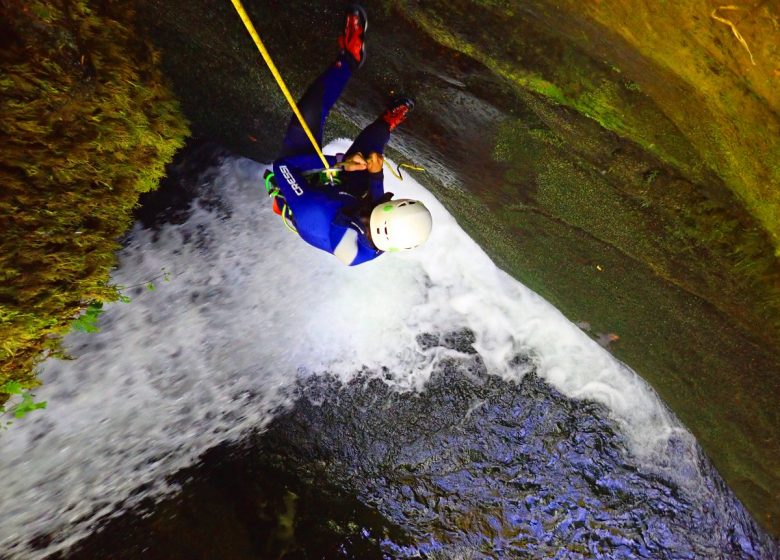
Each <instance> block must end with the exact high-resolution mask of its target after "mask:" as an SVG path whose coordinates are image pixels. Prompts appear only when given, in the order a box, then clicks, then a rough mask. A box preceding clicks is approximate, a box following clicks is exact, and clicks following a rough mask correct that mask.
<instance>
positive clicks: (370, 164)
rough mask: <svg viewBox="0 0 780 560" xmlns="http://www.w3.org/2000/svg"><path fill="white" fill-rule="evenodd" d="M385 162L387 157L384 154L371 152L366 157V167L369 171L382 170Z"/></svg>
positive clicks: (377, 171) (376, 171)
mask: <svg viewBox="0 0 780 560" xmlns="http://www.w3.org/2000/svg"><path fill="white" fill-rule="evenodd" d="M384 163H385V158H384V157H383V156H382V154H378V153H376V152H371V153H370V154H368V157H367V158H366V169H367V170H368V172H369V173H379V172H380V171H382V165H383V164H384Z"/></svg>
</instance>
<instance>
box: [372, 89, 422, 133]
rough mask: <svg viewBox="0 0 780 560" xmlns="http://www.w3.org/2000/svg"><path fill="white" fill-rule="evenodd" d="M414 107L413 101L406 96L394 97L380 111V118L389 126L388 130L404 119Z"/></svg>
mask: <svg viewBox="0 0 780 560" xmlns="http://www.w3.org/2000/svg"><path fill="white" fill-rule="evenodd" d="M412 109H414V101H413V100H412V99H411V98H409V97H406V96H399V97H395V98H393V99H392V101H390V103H389V104H388V106H387V109H385V112H384V113H382V115H381V117H380V118H381V119H382V120H383V121H385V122H386V123H387V124H388V126H389V127H390V132H392V131H393V130H395V127H397V126H398V125H399V124H401V123H402V122H404V121H405V120H406V116H407V115H408V114H409V113H410V112H411V111H412Z"/></svg>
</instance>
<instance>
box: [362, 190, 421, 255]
mask: <svg viewBox="0 0 780 560" xmlns="http://www.w3.org/2000/svg"><path fill="white" fill-rule="evenodd" d="M432 226H433V220H432V219H431V213H430V212H429V211H428V209H427V208H426V207H425V205H424V204H423V203H422V202H420V201H419V200H410V199H408V198H400V199H398V200H390V201H388V202H383V203H381V204H378V205H377V206H376V207H375V208H374V209H373V210H372V211H371V220H370V221H369V227H370V228H371V240H372V241H373V242H374V245H376V248H377V249H379V250H381V251H403V250H406V249H414V248H415V247H417V246H418V245H421V244H422V243H424V242H425V240H426V239H428V236H429V235H430V234H431V227H432Z"/></svg>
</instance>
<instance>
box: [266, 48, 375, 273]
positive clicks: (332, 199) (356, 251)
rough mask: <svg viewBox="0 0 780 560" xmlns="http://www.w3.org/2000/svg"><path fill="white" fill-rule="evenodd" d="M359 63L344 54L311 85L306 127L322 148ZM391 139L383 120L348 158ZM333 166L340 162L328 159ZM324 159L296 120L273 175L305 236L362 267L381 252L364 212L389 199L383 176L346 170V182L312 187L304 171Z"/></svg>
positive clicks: (304, 109) (303, 107) (303, 106)
mask: <svg viewBox="0 0 780 560" xmlns="http://www.w3.org/2000/svg"><path fill="white" fill-rule="evenodd" d="M354 65H355V63H354V61H353V60H352V57H351V56H350V55H348V54H342V55H341V56H339V58H338V59H337V60H336V62H335V63H334V64H333V65H331V66H330V67H329V68H328V69H327V70H326V71H325V72H324V73H323V74H322V75H321V76H320V77H319V78H317V80H316V81H315V82H314V83H313V84H312V85H311V86H309V89H308V90H306V93H305V94H304V95H303V98H302V99H301V100H300V102H299V105H298V107H299V109H300V111H301V113H302V115H303V117H304V119H305V120H306V124H307V125H308V126H309V128H310V129H311V131H312V133H313V134H314V137H315V139H316V140H317V143H318V144H319V145H322V135H323V129H324V127H325V120H326V119H327V116H328V113H329V112H330V110H331V108H332V107H333V105H334V104H335V103H336V100H337V99H338V98H339V96H340V95H341V92H342V91H343V90H344V87H345V86H346V85H347V82H348V81H349V78H350V77H351V76H352V72H353V69H354ZM389 139H390V128H389V126H388V125H387V123H385V122H384V121H383V120H382V119H381V118H379V119H377V120H376V121H374V122H373V123H371V124H370V125H369V126H368V127H366V128H365V129H364V130H363V131H362V132H361V133H360V134H359V135H358V137H357V138H356V139H355V142H354V143H353V144H352V146H350V148H349V150H347V153H346V154H345V157H348V156H350V155H352V154H354V153H356V152H361V153H362V154H363V155H364V156H367V155H368V154H369V153H371V152H377V153H379V154H382V153H383V152H384V147H385V145H386V144H387V141H388V140H389ZM326 159H327V160H328V164H329V165H330V166H333V165H334V164H335V163H336V158H335V157H334V156H326ZM321 168H322V161H321V160H320V158H319V157H318V156H317V154H316V152H315V151H314V148H313V147H312V145H311V143H310V142H309V139H308V137H307V136H306V133H305V132H304V130H303V128H302V127H301V125H300V123H299V122H298V120H297V119H296V118H295V116H293V118H292V120H291V121H290V125H289V127H288V128H287V134H286V135H285V138H284V144H283V147H282V151H281V153H280V154H279V157H278V158H277V159H276V161H274V174H275V179H276V183H277V185H278V186H279V189H280V191H281V194H282V196H284V198H285V201H286V202H287V205H288V206H289V208H290V210H291V211H292V214H293V219H294V222H295V227H296V229H297V230H298V233H299V234H300V236H301V238H302V239H303V240H304V241H306V242H307V243H309V244H310V245H313V246H314V247H317V248H318V249H322V250H323V251H327V252H328V253H332V254H334V255H336V257H338V258H339V260H341V261H342V262H344V263H345V264H348V265H357V264H360V263H364V262H366V261H370V260H372V259H375V258H376V257H378V256H379V255H381V254H382V251H380V250H379V249H377V248H376V247H375V246H374V244H373V243H371V241H370V239H369V238H368V236H367V235H366V231H365V227H364V225H363V224H362V222H361V220H360V217H359V214H360V211H361V210H362V211H363V212H365V209H366V208H373V206H375V205H376V204H378V203H379V202H380V201H381V199H382V196H383V195H384V186H383V180H384V175H383V173H382V171H381V170H380V171H379V172H378V173H369V172H368V171H352V172H342V173H341V176H342V179H343V182H342V184H340V185H336V186H329V185H325V186H319V185H316V184H312V183H309V182H308V181H307V180H306V177H305V176H304V172H306V171H309V170H313V169H321Z"/></svg>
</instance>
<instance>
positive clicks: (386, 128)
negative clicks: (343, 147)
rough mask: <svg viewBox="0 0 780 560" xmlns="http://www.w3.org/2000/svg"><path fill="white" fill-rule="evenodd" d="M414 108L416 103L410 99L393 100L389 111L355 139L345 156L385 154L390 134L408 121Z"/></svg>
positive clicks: (398, 98) (388, 108) (386, 110)
mask: <svg viewBox="0 0 780 560" xmlns="http://www.w3.org/2000/svg"><path fill="white" fill-rule="evenodd" d="M413 108H414V101H412V100H411V99H409V98H408V97H404V96H401V97H396V98H395V99H393V100H392V101H391V102H390V104H389V105H388V107H387V109H385V111H384V112H383V113H382V114H381V115H379V117H378V118H377V119H376V120H375V121H374V122H372V123H371V124H370V125H368V126H367V127H366V128H364V129H363V131H362V132H361V133H360V134H359V135H358V137H357V138H355V141H354V142H353V143H352V145H351V146H350V147H349V150H347V153H346V154H345V155H346V156H351V155H352V154H354V153H357V152H360V153H361V154H363V155H364V156H367V155H368V154H370V153H371V152H376V153H378V154H384V153H385V146H386V145H387V142H388V141H389V140H390V133H391V132H392V131H393V130H395V128H396V127H397V126H398V125H400V124H401V123H402V122H404V120H406V116H407V115H408V114H409V112H410V111H411V110H412V109H413Z"/></svg>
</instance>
